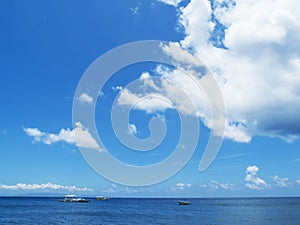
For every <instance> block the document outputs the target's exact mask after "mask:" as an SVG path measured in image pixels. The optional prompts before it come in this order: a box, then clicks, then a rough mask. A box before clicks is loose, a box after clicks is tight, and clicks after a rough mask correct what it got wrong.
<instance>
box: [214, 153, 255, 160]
mask: <svg viewBox="0 0 300 225" xmlns="http://www.w3.org/2000/svg"><path fill="white" fill-rule="evenodd" d="M249 155H253V153H240V154H233V155H225V156H218V159H232V158H239V157H245V156H249Z"/></svg>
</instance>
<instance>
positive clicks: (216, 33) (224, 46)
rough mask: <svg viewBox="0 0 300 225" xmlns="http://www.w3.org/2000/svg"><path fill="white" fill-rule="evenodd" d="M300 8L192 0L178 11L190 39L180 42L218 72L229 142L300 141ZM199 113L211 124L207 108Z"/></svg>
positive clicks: (261, 0)
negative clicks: (264, 138) (262, 138)
mask: <svg viewBox="0 0 300 225" xmlns="http://www.w3.org/2000/svg"><path fill="white" fill-rule="evenodd" d="M173 5H174V6H176V4H173ZM299 8H300V2H299V1H296V0H289V1H281V0H255V1H254V0H249V1H244V0H236V1H232V0H214V1H207V0H191V1H190V2H189V3H188V4H187V5H186V6H185V7H180V8H178V12H179V23H180V25H181V26H182V28H183V30H184V34H185V37H184V39H183V40H181V41H180V42H178V43H176V44H180V45H181V46H182V47H183V48H185V49H189V50H190V49H192V51H193V53H194V54H195V55H196V56H197V57H198V58H199V59H201V60H202V61H203V62H204V63H205V64H206V65H207V66H208V67H209V68H210V69H211V70H212V72H213V73H214V74H215V76H216V78H217V80H218V82H219V86H220V88H221V91H222V93H223V96H224V100H225V105H226V112H227V113H226V114H227V122H226V123H227V124H226V133H225V136H226V137H227V138H229V139H232V140H234V141H238V142H249V141H251V139H252V137H253V136H256V135H260V136H268V137H279V138H282V139H284V140H285V141H287V142H293V141H294V140H295V139H298V138H299V135H300V120H299V116H298V114H299V112H300V91H299V90H300V51H299V49H300V33H299V29H300V14H299V12H298V9H299ZM175 73H176V72H174V77H175ZM182 85H185V89H186V90H190V91H191V92H192V91H193V89H194V87H193V86H191V85H189V84H187V83H182ZM199 114H200V115H201V118H202V119H203V120H208V119H207V118H206V116H207V115H208V112H207V111H206V109H205V108H203V109H202V110H201V111H199ZM208 127H209V124H208Z"/></svg>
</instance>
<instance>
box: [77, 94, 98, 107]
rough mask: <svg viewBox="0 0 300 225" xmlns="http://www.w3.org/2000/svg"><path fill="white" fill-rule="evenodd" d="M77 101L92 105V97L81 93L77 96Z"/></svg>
mask: <svg viewBox="0 0 300 225" xmlns="http://www.w3.org/2000/svg"><path fill="white" fill-rule="evenodd" d="M100 94H101V93H100ZM79 101H81V102H82V103H88V104H91V103H93V97H91V96H89V95H88V94H87V93H82V94H81V95H80V96H79Z"/></svg>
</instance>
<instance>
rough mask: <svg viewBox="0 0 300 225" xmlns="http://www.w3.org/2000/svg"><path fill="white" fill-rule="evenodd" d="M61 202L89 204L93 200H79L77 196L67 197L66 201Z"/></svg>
mask: <svg viewBox="0 0 300 225" xmlns="http://www.w3.org/2000/svg"><path fill="white" fill-rule="evenodd" d="M59 201H60V202H89V201H91V200H89V199H84V198H77V197H76V195H65V197H64V199H62V200H59Z"/></svg>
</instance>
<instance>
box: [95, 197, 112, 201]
mask: <svg viewBox="0 0 300 225" xmlns="http://www.w3.org/2000/svg"><path fill="white" fill-rule="evenodd" d="M96 200H100V201H106V200H109V198H107V197H104V196H96Z"/></svg>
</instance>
